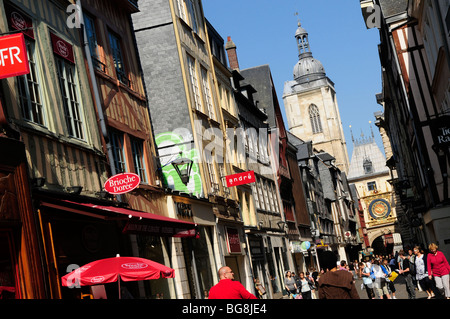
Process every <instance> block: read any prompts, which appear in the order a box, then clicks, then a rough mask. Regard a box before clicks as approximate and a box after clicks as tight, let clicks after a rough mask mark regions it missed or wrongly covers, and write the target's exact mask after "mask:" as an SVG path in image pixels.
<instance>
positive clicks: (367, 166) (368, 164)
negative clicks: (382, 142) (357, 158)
mask: <svg viewBox="0 0 450 319" xmlns="http://www.w3.org/2000/svg"><path fill="white" fill-rule="evenodd" d="M363 167H364V174H372V173H373V166H372V161H371V160H370V159H368V158H366V159H364V162H363Z"/></svg>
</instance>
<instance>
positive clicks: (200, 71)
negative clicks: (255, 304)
mask: <svg viewBox="0 0 450 319" xmlns="http://www.w3.org/2000/svg"><path fill="white" fill-rule="evenodd" d="M133 25H134V30H135V33H136V39H137V47H138V50H139V54H140V57H141V60H142V68H143V72H144V74H145V86H146V89H147V94H148V98H149V101H150V103H149V109H150V114H151V117H152V120H153V130H154V134H155V140H156V148H157V150H158V153H159V159H160V163H161V169H160V172H161V176H162V185H163V186H164V187H165V188H166V190H167V192H168V194H167V198H171V197H173V198H175V197H176V196H178V195H179V194H183V193H184V194H185V195H187V196H184V198H185V199H184V201H183V204H186V205H189V207H190V212H191V216H192V218H193V221H194V222H195V223H197V224H198V225H199V230H200V239H201V240H202V241H203V242H202V245H199V244H198V241H196V240H190V241H189V240H185V239H183V240H175V242H174V243H173V244H174V245H175V246H176V247H179V248H178V249H177V252H178V253H177V254H178V255H177V256H176V260H177V265H176V269H177V270H178V271H179V276H178V279H177V278H176V279H175V281H176V288H177V291H178V295H177V297H178V298H198V299H200V298H204V296H205V292H208V291H209V289H210V288H211V287H212V286H213V285H214V284H215V283H216V282H217V280H218V277H217V270H218V269H219V268H220V267H221V266H223V265H225V264H226V263H228V264H230V266H232V267H233V269H234V271H235V277H236V279H238V280H240V281H241V282H242V283H243V284H244V285H245V286H246V287H247V288H248V289H249V290H253V289H252V287H253V280H252V273H251V269H250V268H249V263H248V260H247V258H246V257H245V256H246V253H245V250H244V249H242V247H243V244H244V243H245V238H244V232H243V222H242V216H241V211H240V207H239V203H238V201H237V198H236V197H237V196H238V193H237V192H236V191H235V190H233V191H229V190H228V189H227V187H226V186H225V184H224V183H223V182H224V177H225V176H227V175H230V174H231V165H230V163H229V160H230V159H227V158H226V154H227V153H226V151H225V145H226V144H225V143H226V139H225V137H226V134H225V132H226V131H225V122H224V119H223V116H222V109H221V104H220V102H219V101H221V97H220V96H219V94H218V93H217V92H218V81H217V76H216V72H215V71H216V68H218V64H217V63H215V62H214V58H213V54H212V53H211V49H212V47H211V45H210V42H209V41H210V40H209V36H208V27H207V23H206V20H205V17H204V16H203V10H202V7H201V2H200V1H190V0H186V1H185V0H161V1H153V2H152V3H150V2H145V3H142V4H141V5H140V12H138V13H136V14H134V15H133ZM155 43H157V44H158V45H155ZM225 72H226V70H225ZM220 73H222V72H220ZM219 77H220V78H221V79H223V75H221V74H220V75H219ZM221 88H222V89H223V88H225V89H229V84H227V82H226V81H225V86H222V87H221ZM227 106H232V104H228V105H225V107H227ZM179 158H182V159H183V160H185V161H186V163H189V164H186V165H187V166H188V167H186V166H185V167H182V169H188V176H187V177H188V178H187V179H186V180H184V181H183V180H182V179H180V177H179V176H178V174H177V172H176V170H175V168H174V166H173V165H172V164H174V163H176V161H177V160H178V159H179ZM190 165H191V166H190ZM172 202H173V203H174V202H175V200H172ZM169 204H170V203H169V200H168V205H169ZM172 205H173V204H172ZM173 211H175V210H174V209H173ZM216 221H217V222H216ZM230 243H231V244H230ZM205 247H207V248H208V249H205ZM180 252H182V253H180ZM183 254H184V257H183ZM173 257H175V256H173Z"/></svg>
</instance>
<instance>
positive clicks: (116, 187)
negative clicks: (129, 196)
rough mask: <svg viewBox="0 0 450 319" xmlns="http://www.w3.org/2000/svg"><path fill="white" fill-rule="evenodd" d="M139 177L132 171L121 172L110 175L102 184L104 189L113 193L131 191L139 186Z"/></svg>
mask: <svg viewBox="0 0 450 319" xmlns="http://www.w3.org/2000/svg"><path fill="white" fill-rule="evenodd" d="M140 182H141V178H140V177H139V175H137V174H134V173H122V174H117V175H114V176H112V177H110V178H109V179H108V180H107V181H106V182H105V185H104V186H103V187H104V188H105V190H106V191H107V192H108V193H110V194H114V195H119V194H124V193H128V192H131V191H132V190H133V189H135V188H136V187H138V186H139V183H140Z"/></svg>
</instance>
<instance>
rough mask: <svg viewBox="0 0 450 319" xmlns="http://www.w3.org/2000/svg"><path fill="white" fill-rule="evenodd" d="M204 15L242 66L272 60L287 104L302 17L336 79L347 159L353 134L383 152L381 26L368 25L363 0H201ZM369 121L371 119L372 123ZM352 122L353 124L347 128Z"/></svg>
mask: <svg viewBox="0 0 450 319" xmlns="http://www.w3.org/2000/svg"><path fill="white" fill-rule="evenodd" d="M202 3H203V11H204V14H205V17H206V18H207V19H208V21H209V22H210V23H211V24H212V25H213V27H214V28H215V29H216V31H217V32H218V33H219V34H220V35H221V37H222V38H223V39H224V41H225V42H226V41H227V37H228V36H230V37H231V39H232V40H233V42H234V43H235V44H236V47H237V49H236V50H237V55H238V61H239V67H240V69H246V68H250V67H255V66H259V65H264V64H268V65H269V67H270V70H271V73H272V78H273V81H274V85H275V89H276V92H277V97H278V101H279V103H280V107H281V109H282V112H283V117H284V123H285V126H286V129H288V126H287V120H286V113H285V110H284V104H283V98H282V97H283V89H284V83H285V82H286V81H291V80H293V69H294V65H295V64H296V63H297V62H298V51H297V43H296V40H295V37H294V34H295V31H296V30H297V24H298V21H300V23H301V25H302V27H303V28H304V29H306V31H308V34H309V43H310V47H311V51H312V54H313V56H314V58H315V59H318V60H319V61H320V62H322V64H323V66H324V68H325V72H326V74H327V76H328V77H329V78H330V79H331V80H332V81H333V82H334V84H335V89H336V96H337V102H338V107H339V111H340V114H341V120H342V127H343V130H344V134H345V140H346V142H347V150H348V155H349V160H351V156H352V151H353V142H352V135H351V131H352V132H353V135H354V137H355V138H360V137H361V134H364V136H365V137H368V136H370V134H371V128H372V130H373V132H374V134H375V141H376V142H377V144H378V146H379V148H380V149H381V151H382V152H383V154H384V149H383V146H382V142H381V136H380V134H379V131H378V128H377V127H376V126H375V125H374V124H373V123H374V122H375V117H374V115H373V114H374V112H377V111H382V110H383V108H382V106H381V105H379V104H378V103H377V102H376V97H375V95H376V94H378V93H380V92H381V91H382V87H381V66H380V59H379V56H378V48H377V46H378V44H379V42H380V40H379V39H380V38H379V33H378V30H377V29H370V30H368V29H366V26H365V23H364V19H363V17H362V14H361V8H360V6H359V0H226V1H220V0H202ZM369 122H371V123H369ZM350 125H351V128H350V127H349V126H350Z"/></svg>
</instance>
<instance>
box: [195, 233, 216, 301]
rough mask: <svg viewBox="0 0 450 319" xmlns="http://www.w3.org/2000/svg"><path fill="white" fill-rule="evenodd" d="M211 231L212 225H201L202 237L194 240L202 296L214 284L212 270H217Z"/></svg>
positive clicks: (201, 296)
mask: <svg viewBox="0 0 450 319" xmlns="http://www.w3.org/2000/svg"><path fill="white" fill-rule="evenodd" d="M210 231H211V229H210V227H200V238H199V239H196V240H195V239H194V240H192V247H193V252H194V258H195V266H196V268H197V277H198V284H199V288H200V289H199V290H200V293H201V295H200V298H203V296H204V292H205V290H206V291H209V289H210V288H211V287H212V286H213V285H214V281H213V276H212V272H213V271H215V267H214V265H215V263H214V252H213V248H212V241H211V233H210Z"/></svg>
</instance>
